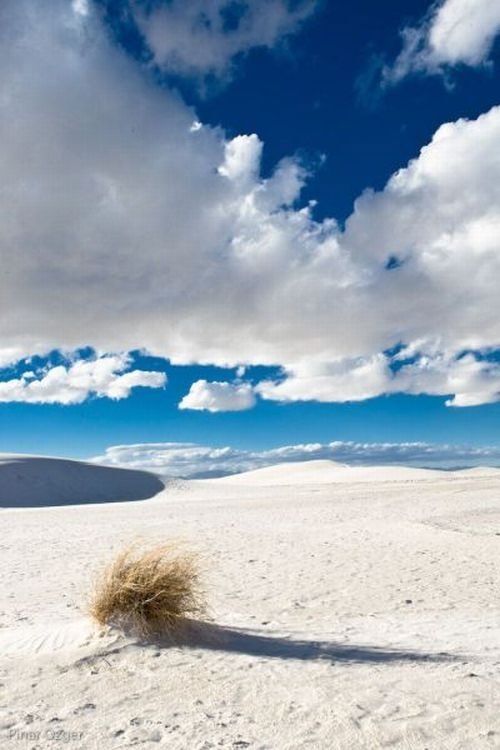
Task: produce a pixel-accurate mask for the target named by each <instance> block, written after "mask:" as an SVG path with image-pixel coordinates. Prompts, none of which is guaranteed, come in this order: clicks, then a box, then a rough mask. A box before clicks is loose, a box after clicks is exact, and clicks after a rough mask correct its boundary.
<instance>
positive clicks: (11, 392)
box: [0, 354, 166, 404]
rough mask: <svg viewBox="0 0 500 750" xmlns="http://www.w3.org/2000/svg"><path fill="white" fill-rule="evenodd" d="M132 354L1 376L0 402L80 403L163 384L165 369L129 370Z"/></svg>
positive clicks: (121, 395) (112, 397)
mask: <svg viewBox="0 0 500 750" xmlns="http://www.w3.org/2000/svg"><path fill="white" fill-rule="evenodd" d="M129 365H130V359H129V357H127V356H125V355H123V354H122V355H113V356H103V357H97V358H95V359H90V360H78V361H76V362H73V363H72V364H67V365H56V366H54V367H46V368H43V369H42V370H41V371H39V372H32V371H26V372H24V373H23V374H22V375H21V376H20V377H18V378H12V379H10V380H0V402H6V401H7V402H11V401H22V402H25V403H30V404H80V403H82V402H83V401H85V400H86V399H87V398H88V397H89V396H96V397H97V398H103V397H106V398H111V399H115V400H118V399H122V398H127V397H128V396H129V395H130V391H131V390H132V388H136V387H138V386H142V387H143V388H161V387H163V386H164V385H165V383H166V375H165V374H164V373H162V372H151V371H146V370H130V371H128V372H126V370H128V367H129Z"/></svg>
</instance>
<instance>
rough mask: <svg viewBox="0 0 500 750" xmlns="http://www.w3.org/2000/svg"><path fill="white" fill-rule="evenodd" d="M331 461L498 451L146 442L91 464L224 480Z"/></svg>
mask: <svg viewBox="0 0 500 750" xmlns="http://www.w3.org/2000/svg"><path fill="white" fill-rule="evenodd" d="M319 459H330V460H333V461H340V462H346V463H349V464H358V465H371V464H400V465H406V466H411V465H412V466H424V467H443V468H446V467H457V466H477V465H485V464H487V465H491V466H494V465H495V466H498V465H500V447H490V448H488V447H483V448H481V447H471V446H457V445H436V444H432V443H356V442H341V441H336V442H333V443H325V444H321V443H308V444H305V445H286V446H283V447H281V448H274V449H272V450H267V451H244V450H237V449H235V448H231V447H224V448H213V447H209V446H206V445H197V444H195V443H144V444H138V445H117V446H113V447H110V448H108V449H107V450H106V452H105V454H104V455H102V456H97V457H95V458H93V459H91V460H92V461H95V462H97V463H105V464H110V465H112V466H125V467H130V468H140V469H146V470H149V471H154V472H157V473H160V474H165V475H167V476H172V477H181V478H190V477H191V478H202V477H211V476H214V477H215V476H224V475H228V474H235V473H239V472H242V471H250V470H252V469H259V468H262V467H264V466H272V465H275V464H279V463H286V462H297V461H310V460H319Z"/></svg>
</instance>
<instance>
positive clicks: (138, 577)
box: [89, 542, 205, 636]
mask: <svg viewBox="0 0 500 750" xmlns="http://www.w3.org/2000/svg"><path fill="white" fill-rule="evenodd" d="M89 610H90V614H91V615H92V617H94V618H95V619H96V620H97V622H98V623H99V624H101V625H106V624H108V625H113V624H114V625H120V626H121V627H126V628H129V629H130V630H132V631H133V632H135V633H137V634H138V635H141V636H151V635H160V634H175V633H178V632H179V631H181V630H182V629H183V627H184V626H185V625H186V624H187V623H188V621H189V618H190V617H198V616H200V615H204V614H205V601H204V595H203V591H202V588H201V585H200V575H199V567H198V559H197V557H196V555H195V554H194V553H193V552H190V551H189V550H187V549H186V547H185V546H184V545H182V544H181V543H179V542H169V543H166V544H157V545H155V546H154V547H150V548H144V547H141V546H139V545H137V544H132V545H130V546H128V547H126V548H125V549H124V550H123V551H122V552H120V553H119V554H118V556H117V557H116V558H115V560H114V561H113V562H112V563H111V565H109V567H108V568H106V569H105V570H104V571H103V573H102V574H101V576H100V577H99V578H98V579H97V581H96V585H95V589H94V593H93V596H92V599H91V602H90V606H89Z"/></svg>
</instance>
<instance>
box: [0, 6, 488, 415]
mask: <svg viewBox="0 0 500 750" xmlns="http://www.w3.org/2000/svg"><path fill="white" fill-rule="evenodd" d="M49 5H50V13H49V12H48V7H49ZM82 8H83V12H82ZM0 42H1V43H0V70H1V72H2V75H1V76H0V115H1V116H0V163H1V166H2V175H3V179H2V185H1V187H0V190H1V194H2V208H3V220H2V223H1V226H0V253H1V259H2V269H4V273H3V274H2V277H1V279H0V337H1V341H2V350H1V351H0V358H3V360H4V361H9V358H10V359H12V356H13V352H15V351H17V352H21V356H23V357H25V356H28V355H29V354H35V353H39V354H42V353H44V352H47V351H50V350H52V349H55V348H62V349H64V350H72V349H79V348H83V347H85V346H91V347H93V348H94V349H95V350H97V351H100V352H116V351H133V350H144V351H147V352H149V353H151V354H152V355H156V356H161V357H165V358H169V359H170V360H171V362H172V363H173V364H193V363H199V364H214V365H218V366H223V367H224V366H231V367H237V366H250V365H259V364H260V365H268V366H277V367H280V368H281V369H282V375H281V377H280V378H278V379H276V380H273V381H269V380H267V381H264V382H262V383H260V384H256V386H255V391H256V392H258V393H260V394H261V395H262V396H263V397H264V398H268V399H269V398H270V399H277V400H281V401H286V400H297V399H301V400H304V399H317V400H322V401H342V400H346V399H348V400H355V399H363V398H370V397H373V396H376V395H379V394H382V393H392V392H399V391H403V392H409V393H432V394H441V395H445V396H447V397H448V401H449V403H450V404H453V405H456V406H460V405H467V404H479V403H489V402H491V401H493V400H498V398H499V393H500V371H499V365H498V363H496V362H495V361H494V360H491V357H490V356H489V353H490V352H491V351H492V350H493V349H494V348H498V347H500V323H499V321H500V296H499V295H498V288H497V286H498V285H497V279H498V278H500V253H499V252H498V232H499V228H500V156H499V149H498V143H499V141H500V107H495V108H493V109H491V110H490V111H489V112H487V113H485V114H484V115H482V116H481V117H479V118H477V119H475V120H466V119H462V120H458V121H457V122H452V123H446V124H444V125H442V126H441V127H440V128H439V129H438V130H437V132H436V133H435V135H434V137H433V138H432V141H431V142H430V143H429V144H427V145H426V146H425V147H424V148H423V149H422V150H421V152H420V154H418V155H416V157H415V159H414V160H412V161H411V162H410V163H409V164H408V165H407V166H406V167H404V168H402V169H401V170H399V171H398V172H397V173H396V174H394V175H393V176H392V177H391V178H390V180H389V181H388V183H387V185H386V186H385V188H384V189H383V190H381V191H379V192H374V191H372V190H367V191H366V192H365V193H363V194H362V195H361V196H360V198H359V199H358V200H357V201H356V204H355V206H354V209H353V212H352V214H351V216H350V217H349V219H348V221H347V222H346V225H345V228H344V229H343V230H341V229H340V227H339V226H338V225H337V223H336V221H335V220H334V219H333V218H329V219H325V220H323V221H316V220H315V219H314V218H313V214H312V208H311V206H310V205H304V204H303V203H301V200H300V193H301V189H302V187H303V185H304V182H305V181H306V180H307V176H308V175H307V165H304V164H303V163H301V162H300V161H299V160H297V159H295V158H288V159H284V160H283V161H282V162H280V163H279V164H278V165H276V168H275V170H274V172H273V173H272V174H271V175H270V176H268V177H266V178H263V177H262V176H261V170H260V164H261V152H262V147H263V144H262V142H261V141H260V139H259V138H258V136H257V135H256V134H242V135H239V136H236V137H235V138H232V139H229V138H228V137H227V136H226V135H225V133H224V132H223V131H222V130H221V129H220V128H213V127H208V126H206V125H202V124H200V123H199V118H198V117H197V115H196V112H194V111H193V110H192V109H191V108H189V107H188V106H187V105H186V104H185V103H184V102H183V101H182V100H181V99H180V97H179V95H178V94H176V93H175V92H173V91H170V90H169V89H168V88H166V87H165V86H161V87H159V86H157V85H156V84H155V81H154V80H153V79H152V78H151V77H150V76H149V72H148V69H145V68H143V67H141V64H140V63H138V62H137V61H135V60H133V59H131V58H129V57H127V56H126V54H125V53H124V52H123V51H122V50H120V49H119V48H118V47H116V46H115V45H114V44H113V43H112V41H110V39H109V38H108V36H107V35H106V33H105V30H104V28H103V26H102V24H101V22H100V18H99V16H98V14H97V13H96V12H95V10H94V6H92V4H87V3H83V4H82V3H76V4H75V3H74V4H73V6H72V5H71V4H69V3H67V2H64V1H63V0H50V2H49V3H38V2H34V0H16V2H14V0H5V1H4V2H3V3H2V4H1V6H0ZM193 123H197V124H196V126H195V127H193ZM402 353H403V354H402ZM212 385H213V384H212ZM233 390H234V389H233V388H231V387H229V388H225V389H224V391H225V392H226V393H233ZM219 391H220V388H219ZM212 393H213V388H212ZM233 395H234V394H233ZM247 398H249V394H248V393H247Z"/></svg>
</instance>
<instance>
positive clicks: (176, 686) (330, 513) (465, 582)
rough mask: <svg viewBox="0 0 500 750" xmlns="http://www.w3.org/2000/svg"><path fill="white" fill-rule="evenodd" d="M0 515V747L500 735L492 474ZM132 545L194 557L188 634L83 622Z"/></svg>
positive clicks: (185, 486)
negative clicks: (195, 602) (180, 546)
mask: <svg viewBox="0 0 500 750" xmlns="http://www.w3.org/2000/svg"><path fill="white" fill-rule="evenodd" d="M7 464H8V462H7ZM0 469H1V467H0ZM0 481H1V471H0ZM9 481H11V482H12V479H11V480H9ZM16 481H18V482H19V481H20V480H16ZM82 481H83V480H82ZM120 481H121V480H120ZM15 487H16V483H15V482H13V484H12V493H14V492H15ZM78 491H79V493H80V496H81V495H82V487H81V481H80V487H79V490H78ZM4 492H5V487H4ZM7 494H8V493H7ZM101 499H102V498H101ZM88 500H92V498H90V497H89V498H88ZM8 504H9V505H10V506H13V505H15V497H14V496H13V495H12V496H11V499H10V501H9V503H8ZM0 515H1V516H2V529H3V533H2V539H1V543H0V564H1V571H2V586H1V587H0V691H1V693H0V747H2V749H4V748H7V749H9V750H10V748H13V749H19V750H20V749H21V748H30V749H33V750H34V749H35V748H37V749H38V748H40V749H43V750H46V748H63V747H64V748H66V747H67V748H72V750H76V749H78V750H80V749H83V748H85V749H86V748H96V749H98V750H118V748H131V747H141V748H142V747H145V748H156V747H159V748H162V747H164V748H169V750H177V749H178V750H187V749H189V750H211V749H212V748H252V749H255V750H264V749H266V750H271V749H273V750H288V749H289V750H292V749H293V750H296V749H297V748H311V749H313V748H314V750H322V749H323V748H324V749H325V750H336V749H337V748H338V749H339V750H351V749H353V750H357V749H358V748H359V749H360V750H364V749H365V748H366V750H375V749H376V748H398V749H399V748H402V749H405V750H410V749H411V750H417V749H419V750H423V749H424V748H428V750H458V749H459V748H460V750H481V749H482V748H500V632H499V619H500V618H499V615H500V586H499V582H500V471H495V470H474V471H463V472H454V473H447V472H435V471H432V472H426V471H423V470H414V469H402V468H388V467H386V468H380V467H378V468H376V469H368V468H359V469H357V468H352V467H345V466H341V465H336V464H333V463H331V462H323V461H321V462H310V463H308V464H301V465H297V464H295V465H293V466H280V467H273V468H272V469H263V470H260V471H256V472H251V473H249V474H247V475H240V476H238V477H234V478H225V479H218V480H206V481H191V482H176V483H171V484H168V485H167V487H166V489H165V490H164V491H162V492H160V494H158V495H156V496H155V497H153V498H151V499H146V500H141V501H137V500H135V501H129V502H126V503H117V502H113V503H102V502H101V503H98V504H91V505H89V504H81V505H68V506H64V505H60V506H59V507H39V508H33V507H30V508H26V507H22V508H15V507H9V508H4V509H3V510H1V511H0ZM137 537H142V538H143V539H146V540H155V541H156V540H164V539H169V538H172V537H175V538H182V539H186V540H187V541H188V542H190V543H191V545H192V546H194V547H195V548H196V549H198V550H199V551H200V553H201V555H202V561H203V569H204V571H205V573H206V585H207V589H208V593H209V599H210V603H211V616H212V620H213V622H212V624H211V625H210V626H209V627H206V628H204V629H203V628H201V627H200V628H198V629H197V630H196V632H195V634H194V635H193V636H192V637H190V638H189V639H187V642H186V643H180V644H177V645H174V646H172V645H171V644H168V643H160V642H148V643H140V642H138V641H137V640H134V639H133V638H132V637H130V636H125V635H123V634H121V633H120V632H118V631H115V630H112V629H109V630H107V631H105V632H99V631H98V630H96V629H95V628H94V627H93V626H92V624H91V622H90V621H89V620H88V618H87V617H86V615H85V601H86V596H87V592H88V591H89V589H90V587H91V582H92V578H93V576H94V575H95V571H96V570H97V569H98V568H99V566H100V565H102V564H103V563H105V562H107V561H108V560H109V559H110V558H111V557H112V555H113V553H114V552H116V551H117V550H118V549H119V548H120V547H121V545H122V544H124V543H126V542H129V541H130V540H131V539H134V538H137Z"/></svg>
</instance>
